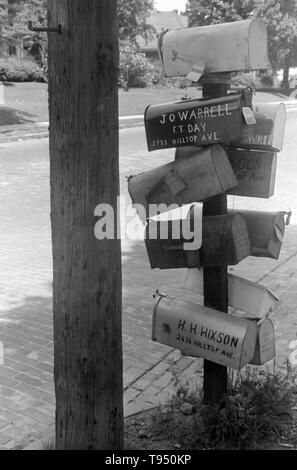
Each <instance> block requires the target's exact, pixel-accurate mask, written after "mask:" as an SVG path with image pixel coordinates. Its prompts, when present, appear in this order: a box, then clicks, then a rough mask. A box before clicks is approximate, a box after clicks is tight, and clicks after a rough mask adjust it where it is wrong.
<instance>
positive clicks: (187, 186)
mask: <svg viewBox="0 0 297 470" xmlns="http://www.w3.org/2000/svg"><path fill="white" fill-rule="evenodd" d="M236 184H237V179H236V177H235V175H234V172H233V170H232V167H231V164H230V162H229V159H228V157H227V154H226V152H225V151H224V149H223V148H222V147H221V146H219V145H214V146H212V147H211V148H208V149H206V150H202V151H201V149H195V151H194V153H193V155H192V156H191V157H190V158H187V159H186V160H183V161H182V160H180V161H175V162H170V163H167V164H166V165H163V166H160V167H158V168H155V169H153V170H150V171H148V172H145V173H141V174H140V175H137V176H134V177H130V178H129V181H128V189H129V194H130V196H131V199H132V202H133V203H137V204H141V205H142V206H144V207H145V210H146V214H147V218H148V217H149V216H151V215H155V214H156V213H157V211H156V210H155V209H156V208H155V207H151V211H153V212H154V213H151V212H150V207H149V205H150V204H154V205H160V204H162V205H163V209H162V207H161V206H160V208H158V211H159V212H164V211H166V210H168V209H167V208H166V206H170V205H171V204H177V205H182V204H188V203H191V202H193V201H195V202H199V201H204V200H205V199H208V198H210V197H212V196H216V195H218V194H221V193H223V192H225V191H228V190H229V189H230V188H232V187H233V186H235V185H236Z"/></svg>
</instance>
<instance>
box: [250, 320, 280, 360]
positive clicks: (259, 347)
mask: <svg viewBox="0 0 297 470" xmlns="http://www.w3.org/2000/svg"><path fill="white" fill-rule="evenodd" d="M274 357H275V336H274V326H273V323H272V321H271V320H269V319H266V320H264V321H263V323H261V324H260V326H258V327H257V340H256V348H255V354H254V357H253V359H252V360H251V362H250V364H253V365H258V366H261V365H263V364H266V362H268V361H271V360H272V359H273V358H274Z"/></svg>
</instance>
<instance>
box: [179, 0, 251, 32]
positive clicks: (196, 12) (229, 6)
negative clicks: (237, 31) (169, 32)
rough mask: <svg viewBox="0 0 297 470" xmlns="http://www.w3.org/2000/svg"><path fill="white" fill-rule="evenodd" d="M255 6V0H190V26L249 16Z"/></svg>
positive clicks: (187, 9)
mask: <svg viewBox="0 0 297 470" xmlns="http://www.w3.org/2000/svg"><path fill="white" fill-rule="evenodd" d="M254 6H255V5H254V1H253V0H242V1H241V0H233V1H222V0H211V1H209V0H189V1H188V3H187V5H186V15H187V16H188V18H189V26H203V25H209V24H216V23H227V22H232V21H238V20H242V19H245V18H247V17H248V16H249V15H250V14H251V13H252V12H253V10H254Z"/></svg>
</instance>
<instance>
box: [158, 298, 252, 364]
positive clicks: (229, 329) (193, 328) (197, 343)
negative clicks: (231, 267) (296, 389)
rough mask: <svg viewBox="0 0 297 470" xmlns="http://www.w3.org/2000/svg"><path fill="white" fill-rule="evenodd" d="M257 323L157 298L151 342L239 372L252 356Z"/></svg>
mask: <svg viewBox="0 0 297 470" xmlns="http://www.w3.org/2000/svg"><path fill="white" fill-rule="evenodd" d="M256 337H257V327H256V323H255V322H252V321H249V320H245V319H242V318H235V317H232V316H231V315H228V314H226V313H223V312H220V311H218V310H214V309H211V308H208V307H204V306H202V305H199V304H196V303H193V302H189V301H187V300H185V301H181V300H177V299H174V298H169V297H164V296H163V295H158V296H157V297H156V302H155V307H154V313H153V325H152V339H153V341H157V342H158V343H162V344H165V345H167V346H170V347H171V348H175V349H178V350H180V351H181V352H182V353H183V354H185V355H187V356H193V357H203V358H205V359H208V360H209V361H212V362H216V363H217V364H221V365H224V366H227V367H232V368H234V369H241V368H242V367H244V366H245V365H246V364H248V363H249V362H250V361H251V360H252V358H253V357H254V353H255V347H256Z"/></svg>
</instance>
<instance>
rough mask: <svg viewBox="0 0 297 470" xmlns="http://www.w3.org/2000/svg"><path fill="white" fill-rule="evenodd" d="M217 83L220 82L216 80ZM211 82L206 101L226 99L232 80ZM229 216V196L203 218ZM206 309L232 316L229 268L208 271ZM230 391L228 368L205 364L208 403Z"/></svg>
mask: <svg viewBox="0 0 297 470" xmlns="http://www.w3.org/2000/svg"><path fill="white" fill-rule="evenodd" d="M215 80H216V81H217V79H215ZM216 81H211V79H208V78H207V82H206V83H204V84H203V88H202V92H203V97H209V98H211V97H214V96H216V97H218V96H224V95H226V94H227V91H228V80H227V79H226V80H224V82H219V83H218V82H216ZM226 213H227V195H226V194H222V195H220V196H216V197H213V198H211V199H210V200H209V201H207V202H205V203H204V208H203V216H211V215H222V214H226ZM204 305H205V306H207V307H212V308H215V309H217V310H220V311H221V312H228V280H227V266H217V267H210V268H204ZM226 391H227V368H226V367H224V366H221V365H220V364H215V363H213V362H210V361H207V360H205V361H204V383H203V392H204V402H205V403H206V404H215V403H220V402H221V401H222V400H223V399H224V396H225V395H226Z"/></svg>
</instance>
